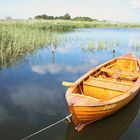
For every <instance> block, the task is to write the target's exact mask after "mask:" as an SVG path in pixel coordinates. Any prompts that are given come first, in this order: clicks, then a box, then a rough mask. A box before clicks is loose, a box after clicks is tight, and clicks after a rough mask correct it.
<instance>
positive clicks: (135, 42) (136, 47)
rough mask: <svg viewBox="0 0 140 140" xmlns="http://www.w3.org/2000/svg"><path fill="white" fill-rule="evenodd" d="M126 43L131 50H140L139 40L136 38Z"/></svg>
mask: <svg viewBox="0 0 140 140" xmlns="http://www.w3.org/2000/svg"><path fill="white" fill-rule="evenodd" d="M128 45H129V46H130V47H131V49H132V50H133V51H136V52H138V51H139V50H140V41H138V40H131V41H130V42H129V44H128Z"/></svg>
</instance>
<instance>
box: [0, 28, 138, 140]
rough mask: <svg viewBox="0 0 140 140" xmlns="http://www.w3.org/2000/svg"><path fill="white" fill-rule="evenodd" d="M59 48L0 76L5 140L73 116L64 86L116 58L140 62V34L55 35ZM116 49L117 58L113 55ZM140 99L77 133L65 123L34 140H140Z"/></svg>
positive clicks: (134, 31)
mask: <svg viewBox="0 0 140 140" xmlns="http://www.w3.org/2000/svg"><path fill="white" fill-rule="evenodd" d="M56 36H57V38H58V40H59V43H58V44H56V45H54V46H53V47H52V46H48V47H47V48H44V49H40V50H38V51H36V52H35V53H34V54H31V55H28V56H26V58H25V59H24V60H23V61H20V62H18V63H17V64H15V65H12V66H9V68H6V69H4V68H1V71H0V139H2V140H19V139H21V138H23V137H25V136H27V135H29V134H31V133H33V132H35V131H37V130H39V129H42V128H43V127H46V126H48V125H49V124H52V123H53V122H56V121H57V120H59V119H61V118H63V117H65V116H66V115H68V114H69V112H68V108H67V103H66V100H65V92H66V88H65V87H62V85H61V82H62V81H63V80H65V81H75V80H76V79H77V78H78V77H80V76H81V75H82V74H84V73H85V72H86V71H88V70H90V69H91V68H92V67H95V66H97V65H99V64H101V63H103V62H105V61H107V60H109V59H112V58H113V57H117V56H119V55H122V54H125V53H126V52H133V53H135V54H136V55H137V56H138V57H140V53H139V52H140V49H139V48H140V41H139V37H140V29H113V28H112V29H100V28H99V29H98V28H97V29H79V30H76V31H73V32H69V33H61V34H56ZM113 49H115V54H113V53H112V51H113ZM139 101H140V96H139V95H138V96H137V97H136V98H135V99H134V100H133V101H132V102H131V103H130V104H129V105H128V106H126V107H125V108H123V109H122V110H120V111H119V112H117V113H116V114H114V115H111V116H110V117H108V118H105V119H103V120H101V121H98V122H96V123H94V124H92V125H89V126H88V127H87V128H85V129H84V130H83V131H82V132H80V133H77V132H76V131H75V130H74V126H73V125H70V124H68V123H66V122H65V123H61V124H59V125H57V126H56V127H53V128H51V129H49V130H47V131H44V132H42V133H40V134H38V135H36V136H34V137H32V138H30V139H32V140H50V139H52V140H87V139H88V140H93V139H96V140H103V139H104V140H117V139H120V140H134V139H135V140H140V133H139V128H140V119H139V118H140V111H139V106H140V102H139Z"/></svg>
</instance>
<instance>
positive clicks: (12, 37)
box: [0, 23, 53, 66]
mask: <svg viewBox="0 0 140 140" xmlns="http://www.w3.org/2000/svg"><path fill="white" fill-rule="evenodd" d="M52 40H53V37H52V34H51V33H49V32H48V31H44V30H41V29H39V28H33V27H32V26H27V24H25V23H24V24H23V23H22V24H20V23H14V24H13V23H11V24H10V23H0V65H1V66H7V65H9V64H13V63H14V62H16V60H17V59H19V58H22V57H24V56H25V55H26V54H27V53H30V52H32V51H34V50H35V49H37V48H39V47H41V46H44V45H45V44H46V45H48V44H51V42H52Z"/></svg>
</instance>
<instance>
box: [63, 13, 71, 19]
mask: <svg viewBox="0 0 140 140" xmlns="http://www.w3.org/2000/svg"><path fill="white" fill-rule="evenodd" d="M63 19H66V20H70V19H71V16H70V15H69V14H65V15H64V16H63Z"/></svg>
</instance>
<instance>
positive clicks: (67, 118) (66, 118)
mask: <svg viewBox="0 0 140 140" xmlns="http://www.w3.org/2000/svg"><path fill="white" fill-rule="evenodd" d="M71 117H72V114H69V115H68V116H66V117H65V118H63V119H61V120H59V121H57V122H55V123H53V124H51V125H49V126H47V127H45V128H43V129H41V130H39V131H36V132H35V133H32V134H30V135H28V136H26V137H25V138H22V139H21V140H26V139H28V138H30V137H32V136H34V135H37V134H39V133H40V132H43V131H45V130H47V129H49V128H51V127H53V126H55V125H57V124H59V123H61V122H63V121H64V120H68V121H69V122H70V123H71V120H70V118H71Z"/></svg>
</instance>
